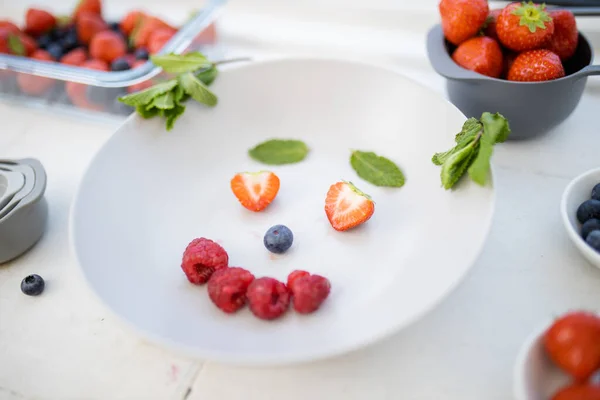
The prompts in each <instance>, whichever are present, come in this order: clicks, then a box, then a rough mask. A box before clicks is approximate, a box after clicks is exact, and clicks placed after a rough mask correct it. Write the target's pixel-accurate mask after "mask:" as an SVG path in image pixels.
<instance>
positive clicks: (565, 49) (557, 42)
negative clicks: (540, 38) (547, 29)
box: [547, 10, 579, 61]
mask: <svg viewBox="0 0 600 400" xmlns="http://www.w3.org/2000/svg"><path fill="white" fill-rule="evenodd" d="M550 16H551V17H552V21H554V34H553V35H552V37H551V38H550V42H549V44H548V46H547V48H548V50H551V51H552V52H554V53H556V54H557V55H558V56H559V57H560V59H561V60H563V61H566V60H568V59H569V58H571V57H573V54H575V50H577V45H578V43H579V32H578V31H577V22H576V21H575V16H574V15H573V13H572V12H571V11H568V10H557V11H551V12H550Z"/></svg>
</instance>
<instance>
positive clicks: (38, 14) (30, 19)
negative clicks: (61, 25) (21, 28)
mask: <svg viewBox="0 0 600 400" xmlns="http://www.w3.org/2000/svg"><path fill="white" fill-rule="evenodd" d="M55 25H56V18H55V17H54V15H52V14H50V13H49V12H48V11H45V10H40V9H38V8H30V9H28V10H27V12H26V14H25V32H27V33H28V34H30V35H33V36H39V35H41V34H43V33H46V32H48V31H50V30H51V29H52V28H54V26H55Z"/></svg>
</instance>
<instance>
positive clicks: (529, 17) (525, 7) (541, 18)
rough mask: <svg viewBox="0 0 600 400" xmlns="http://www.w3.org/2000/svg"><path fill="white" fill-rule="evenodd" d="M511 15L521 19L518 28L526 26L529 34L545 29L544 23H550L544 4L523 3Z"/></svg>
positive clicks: (550, 18)
mask: <svg viewBox="0 0 600 400" xmlns="http://www.w3.org/2000/svg"><path fill="white" fill-rule="evenodd" d="M512 13H513V15H516V16H519V17H521V18H520V20H519V26H526V27H527V28H528V29H529V32H531V33H535V31H536V30H537V28H540V29H546V22H550V21H552V17H550V15H549V14H548V13H547V12H546V4H540V5H537V4H534V3H533V2H532V1H529V3H526V2H523V3H522V4H521V6H519V7H517V8H515V9H514V10H513V11H512Z"/></svg>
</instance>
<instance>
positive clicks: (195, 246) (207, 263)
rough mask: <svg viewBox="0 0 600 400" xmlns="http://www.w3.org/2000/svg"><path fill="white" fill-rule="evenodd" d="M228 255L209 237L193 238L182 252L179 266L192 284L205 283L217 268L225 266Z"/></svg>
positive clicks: (227, 261)
mask: <svg viewBox="0 0 600 400" xmlns="http://www.w3.org/2000/svg"><path fill="white" fill-rule="evenodd" d="M228 263H229V256H228V255H227V252H226V251H225V249H223V248H222V247H221V246H220V245H219V244H217V243H215V242H213V241H212V240H210V239H205V238H199V239H194V240H192V241H191V242H190V244H188V245H187V247H186V248H185V252H184V253H183V260H182V262H181V268H182V269H183V272H185V276H187V278H188V280H189V281H190V282H191V283H193V284H194V285H201V284H203V283H206V282H207V281H208V280H209V279H210V276H211V275H212V274H213V272H215V271H216V270H218V269H221V268H225V267H227V264H228Z"/></svg>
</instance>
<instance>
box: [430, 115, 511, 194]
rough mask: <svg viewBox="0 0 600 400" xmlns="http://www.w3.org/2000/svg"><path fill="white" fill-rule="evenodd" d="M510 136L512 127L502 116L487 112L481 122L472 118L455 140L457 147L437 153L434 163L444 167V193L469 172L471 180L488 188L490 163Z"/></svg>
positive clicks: (442, 175)
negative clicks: (498, 147) (496, 150)
mask: <svg viewBox="0 0 600 400" xmlns="http://www.w3.org/2000/svg"><path fill="white" fill-rule="evenodd" d="M509 135H510V126H509V124H508V121H507V120H506V118H504V117H503V116H502V115H501V114H499V113H495V114H491V113H489V112H484V113H483V114H481V118H480V119H479V120H478V119H476V118H469V119H468V120H467V121H465V123H464V124H463V127H462V130H461V131H460V133H458V134H457V135H456V137H455V142H456V145H455V146H454V147H453V148H451V149H450V150H448V151H445V152H442V153H436V154H434V155H433V157H432V159H431V161H432V162H433V163H434V164H435V165H439V166H441V167H442V170H441V174H440V176H441V180H442V186H443V187H444V189H446V190H448V189H451V188H452V187H453V186H454V185H456V183H457V182H458V181H459V180H460V179H461V178H462V177H463V175H464V174H465V172H467V173H468V174H469V177H470V178H471V180H473V181H474V182H475V183H477V184H478V185H481V186H484V185H485V184H486V183H487V181H488V179H489V170H490V160H491V158H492V153H493V150H494V145H495V144H496V143H502V142H504V141H505V140H506V139H507V138H508V136H509Z"/></svg>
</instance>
